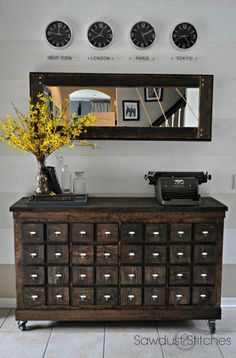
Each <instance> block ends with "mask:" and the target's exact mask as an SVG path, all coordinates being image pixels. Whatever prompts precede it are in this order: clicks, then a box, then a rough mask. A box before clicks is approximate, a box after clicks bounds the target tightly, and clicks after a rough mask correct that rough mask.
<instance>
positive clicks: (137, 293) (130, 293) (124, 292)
mask: <svg viewBox="0 0 236 358" xmlns="http://www.w3.org/2000/svg"><path fill="white" fill-rule="evenodd" d="M141 304H142V290H141V288H139V287H122V288H121V305H122V306H140V305H141Z"/></svg>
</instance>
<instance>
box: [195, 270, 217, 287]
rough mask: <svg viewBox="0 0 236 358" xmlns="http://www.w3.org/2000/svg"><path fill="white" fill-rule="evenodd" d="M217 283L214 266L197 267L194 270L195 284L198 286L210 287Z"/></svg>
mask: <svg viewBox="0 0 236 358" xmlns="http://www.w3.org/2000/svg"><path fill="white" fill-rule="evenodd" d="M214 282H215V268H214V266H195V267H194V268H193V283H194V284H198V285H210V284H212V285H213V284H214Z"/></svg>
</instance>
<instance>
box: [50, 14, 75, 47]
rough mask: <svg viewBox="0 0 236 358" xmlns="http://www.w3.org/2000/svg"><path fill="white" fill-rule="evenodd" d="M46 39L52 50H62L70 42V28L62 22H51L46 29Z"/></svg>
mask: <svg viewBox="0 0 236 358" xmlns="http://www.w3.org/2000/svg"><path fill="white" fill-rule="evenodd" d="M46 39H47V41H48V43H49V44H50V45H51V46H52V47H54V48H64V47H66V46H68V45H69V44H70V43H71V41H72V31H71V28H70V27H69V26H68V25H67V24H66V23H65V22H62V21H53V22H51V23H50V24H49V25H48V26H47V28H46Z"/></svg>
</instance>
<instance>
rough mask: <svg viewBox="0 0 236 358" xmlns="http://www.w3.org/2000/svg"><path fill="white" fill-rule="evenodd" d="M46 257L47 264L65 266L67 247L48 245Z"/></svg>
mask: <svg viewBox="0 0 236 358" xmlns="http://www.w3.org/2000/svg"><path fill="white" fill-rule="evenodd" d="M47 257H48V263H49V264H67V263H68V246H67V245H48V246H47Z"/></svg>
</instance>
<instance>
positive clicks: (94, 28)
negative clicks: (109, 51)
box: [87, 21, 113, 48]
mask: <svg viewBox="0 0 236 358" xmlns="http://www.w3.org/2000/svg"><path fill="white" fill-rule="evenodd" d="M87 36H88V40H89V43H90V45H92V46H93V47H96V48H105V47H107V46H109V45H110V44H111V42H112V39H113V33H112V29H111V27H110V26H109V25H108V24H106V23H105V22H102V21H97V22H94V23H93V24H92V25H91V26H90V27H89V29H88V35H87Z"/></svg>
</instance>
